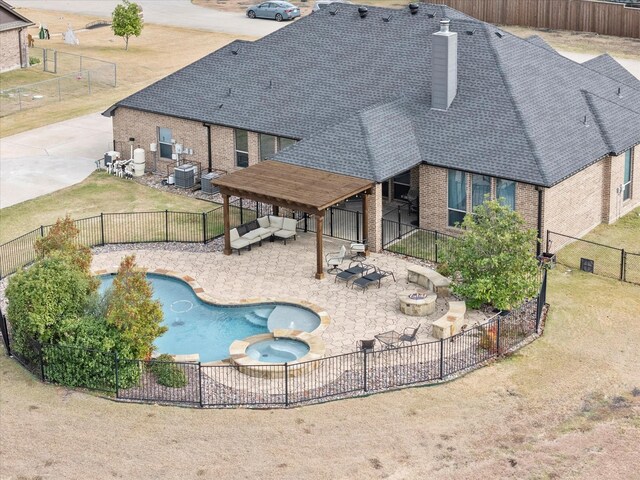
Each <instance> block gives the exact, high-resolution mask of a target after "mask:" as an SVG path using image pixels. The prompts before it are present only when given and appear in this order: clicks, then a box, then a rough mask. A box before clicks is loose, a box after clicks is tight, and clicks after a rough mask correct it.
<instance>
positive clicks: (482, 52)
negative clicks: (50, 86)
mask: <svg viewBox="0 0 640 480" xmlns="http://www.w3.org/2000/svg"><path fill="white" fill-rule="evenodd" d="M332 10H334V9H333V8H332V9H323V10H321V11H319V12H315V13H313V14H312V15H309V16H307V17H304V18H302V19H300V20H297V21H296V22H295V23H292V24H290V25H288V26H286V27H284V28H282V29H280V30H278V31H276V32H274V33H272V34H271V35H268V36H266V37H264V38H262V39H260V40H257V41H255V42H240V41H238V42H233V43H232V44H230V45H227V46H225V47H223V48H221V49H219V50H217V51H216V52H213V53H212V54H210V55H208V56H206V57H204V58H202V59H200V60H198V61H197V62H195V63H193V64H191V65H189V66H187V67H185V68H183V69H181V70H179V71H178V72H176V73H174V74H172V75H170V76H168V77H166V78H164V79H162V80H160V81H159V82H156V83H155V84H153V85H151V86H149V87H147V88H145V89H143V90H141V91H140V92H137V93H135V94H133V95H131V96H130V97H128V98H126V99H124V100H122V101H120V102H118V103H117V104H116V105H114V107H112V108H111V109H109V110H107V112H105V114H109V113H112V112H113V110H114V109H115V108H117V107H120V106H122V107H128V108H133V109H139V110H143V111H149V112H154V113H160V114H164V115H170V116H175V117H180V118H185V119H192V120H196V121H199V122H205V123H211V124H218V125H225V126H229V127H235V128H243V129H247V130H251V131H255V132H261V133H269V134H273V135H278V136H284V137H289V138H295V139H299V140H301V141H299V142H298V143H296V144H294V145H292V146H290V147H288V148H286V149H284V150H282V151H281V152H279V153H277V154H276V155H275V156H274V157H273V158H274V159H276V160H278V161H281V162H285V163H292V164H297V165H302V166H307V167H312V168H319V169H323V170H326V171H330V172H334V173H341V174H346V175H353V176H357V177H361V178H366V179H369V180H375V181H383V180H386V179H388V178H389V177H391V176H393V175H396V174H398V173H400V172H402V171H404V170H407V169H409V168H411V167H413V166H415V165H417V164H419V163H423V162H424V163H428V164H431V165H437V166H442V167H448V168H456V169H461V170H466V171H470V172H475V173H482V174H486V175H491V176H496V177H502V178H508V179H513V180H517V181H521V182H526V183H530V184H535V185H543V186H551V185H554V184H556V183H558V182H560V181H561V180H563V179H564V178H567V177H568V176H571V175H573V174H574V173H576V172H578V171H579V170H581V169H583V168H585V167H586V166H588V165H590V164H592V163H593V162H595V161H597V160H598V159H600V158H602V157H603V156H605V155H608V154H610V153H614V154H619V153H621V152H622V151H624V150H626V149H627V148H629V147H631V146H633V145H635V144H637V143H640V81H638V80H637V79H635V78H634V77H633V76H631V75H630V74H628V73H627V74H625V73H624V72H626V71H625V70H624V69H623V68H622V67H621V66H620V65H619V64H617V63H616V62H615V60H613V59H612V58H611V57H608V56H607V57H599V58H600V60H598V61H592V62H589V63H588V64H586V65H580V64H578V63H575V62H573V61H571V60H568V59H566V58H564V57H563V56H561V55H559V54H558V53H556V52H555V51H553V49H551V48H550V47H549V46H548V45H547V44H545V43H544V42H543V41H541V39H537V38H536V39H527V40H525V39H520V38H518V37H516V36H513V35H511V34H508V33H506V32H503V31H501V30H500V29H499V28H498V27H495V26H493V25H490V24H487V23H484V22H481V21H479V20H475V19H472V18H470V17H468V16H466V15H464V14H462V13H460V12H458V11H456V10H453V9H450V8H448V7H446V6H442V5H428V4H421V5H420V10H419V12H418V13H417V14H416V15H411V13H410V12H409V9H408V8H404V9H401V10H394V9H386V8H376V7H369V12H368V15H367V16H366V17H365V18H360V16H359V15H358V11H357V10H358V7H357V5H349V4H340V5H339V7H338V9H337V12H336V13H335V14H332ZM445 17H446V18H449V19H451V30H452V31H455V32H458V93H457V96H456V98H455V99H454V101H453V103H452V104H451V107H450V108H449V109H448V110H447V111H437V110H432V109H431V108H430V105H431V72H430V64H431V34H432V33H434V32H435V31H437V30H439V21H440V19H442V18H445ZM498 34H499V35H498ZM612 62H613V63H612ZM614 64H615V65H614ZM619 88H620V89H621V90H620V92H621V93H620V94H619V90H618V89H619ZM229 89H231V91H229ZM585 116H586V121H585Z"/></svg>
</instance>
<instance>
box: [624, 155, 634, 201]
mask: <svg viewBox="0 0 640 480" xmlns="http://www.w3.org/2000/svg"><path fill="white" fill-rule="evenodd" d="M632 158H633V148H630V149H629V150H627V151H626V152H624V180H623V184H622V200H623V201H624V200H629V199H630V198H631V178H632V173H633V172H632V162H631V159H632Z"/></svg>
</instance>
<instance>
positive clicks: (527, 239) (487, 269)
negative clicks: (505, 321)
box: [445, 200, 538, 310]
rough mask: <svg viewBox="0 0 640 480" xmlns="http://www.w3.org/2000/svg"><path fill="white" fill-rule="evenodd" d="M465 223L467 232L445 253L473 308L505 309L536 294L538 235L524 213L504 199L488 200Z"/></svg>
mask: <svg viewBox="0 0 640 480" xmlns="http://www.w3.org/2000/svg"><path fill="white" fill-rule="evenodd" d="M461 227H462V228H463V233H462V235H461V236H460V237H458V238H457V239H455V240H454V241H453V246H452V248H451V249H448V251H446V253H445V261H446V263H447V266H448V268H449V270H450V271H451V272H452V274H453V276H454V281H453V291H454V293H456V294H457V295H460V296H461V297H463V298H464V299H465V301H466V302H467V304H468V305H469V306H470V307H471V308H478V307H480V306H482V305H484V304H489V305H492V306H494V307H496V308H499V309H501V310H509V309H511V308H514V307H517V306H518V305H519V304H520V303H521V302H522V301H523V300H525V299H526V298H531V297H534V296H535V295H536V292H537V289H538V280H537V275H536V273H537V269H538V262H537V260H536V258H535V256H534V252H535V245H536V241H537V240H536V237H537V235H536V231H535V230H533V229H527V228H526V227H525V224H524V220H523V219H522V217H521V216H520V214H519V213H517V212H514V211H512V210H511V209H510V208H509V207H507V206H505V205H502V204H501V203H500V202H499V201H496V200H493V201H485V202H484V203H483V204H482V205H479V206H477V207H476V208H475V209H474V210H473V215H467V216H466V217H465V218H464V221H463V222H462V224H461Z"/></svg>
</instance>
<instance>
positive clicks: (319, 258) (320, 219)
mask: <svg viewBox="0 0 640 480" xmlns="http://www.w3.org/2000/svg"><path fill="white" fill-rule="evenodd" d="M323 231H324V211H323V212H322V215H316V279H317V280H322V279H323V278H324V256H323V254H322V232H323Z"/></svg>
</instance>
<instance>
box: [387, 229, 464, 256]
mask: <svg viewBox="0 0 640 480" xmlns="http://www.w3.org/2000/svg"><path fill="white" fill-rule="evenodd" d="M452 238H454V237H453V236H451V235H447V234H445V233H441V232H437V231H435V230H426V229H424V228H418V227H416V226H414V225H410V224H405V223H400V222H396V221H394V220H387V219H383V220H382V248H383V250H388V251H390V252H395V253H400V254H402V255H407V256H408V257H415V258H422V259H424V260H428V261H430V262H435V263H438V262H440V261H441V260H442V258H443V254H444V253H445V252H447V251H448V250H449V249H450V248H451V239H452Z"/></svg>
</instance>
